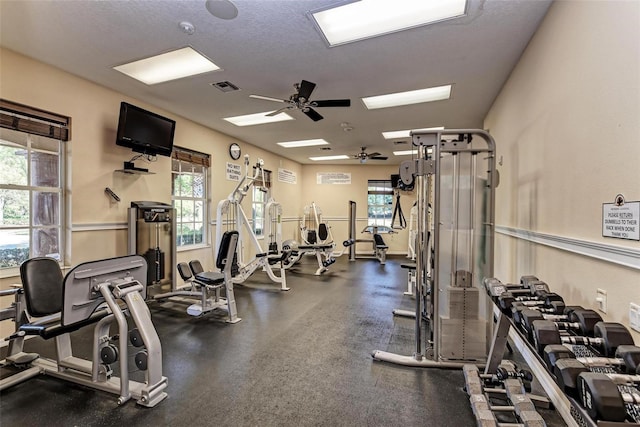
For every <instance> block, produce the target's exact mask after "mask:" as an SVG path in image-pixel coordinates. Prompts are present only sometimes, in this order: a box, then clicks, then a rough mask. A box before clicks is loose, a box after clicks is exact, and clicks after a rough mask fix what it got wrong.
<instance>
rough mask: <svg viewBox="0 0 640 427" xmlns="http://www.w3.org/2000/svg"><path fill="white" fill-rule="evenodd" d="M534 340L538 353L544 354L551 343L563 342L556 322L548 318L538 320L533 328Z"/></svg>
mask: <svg viewBox="0 0 640 427" xmlns="http://www.w3.org/2000/svg"><path fill="white" fill-rule="evenodd" d="M532 335H533V342H534V346H535V347H536V351H537V352H538V354H540V355H542V352H543V350H544V348H545V347H546V346H547V345H549V344H561V343H562V339H561V338H560V331H558V327H557V326H556V324H555V323H553V322H550V321H548V320H536V321H534V322H533V328H532Z"/></svg>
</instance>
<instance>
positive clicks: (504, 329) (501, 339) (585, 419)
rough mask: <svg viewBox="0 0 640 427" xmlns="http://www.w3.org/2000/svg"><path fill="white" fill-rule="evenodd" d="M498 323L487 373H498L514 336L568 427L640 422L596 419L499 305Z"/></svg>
mask: <svg viewBox="0 0 640 427" xmlns="http://www.w3.org/2000/svg"><path fill="white" fill-rule="evenodd" d="M494 314H495V316H496V325H495V328H494V335H493V339H492V342H491V349H490V350H489V356H488V358H487V365H486V367H485V371H484V372H485V373H495V372H496V370H497V368H498V365H499V364H500V361H501V360H502V357H503V355H504V353H505V350H506V346H507V340H508V338H511V341H512V342H513V345H514V346H515V347H516V348H517V349H518V351H519V352H520V354H521V355H522V358H523V359H524V361H525V362H526V363H527V364H528V365H529V368H530V369H531V371H532V372H533V373H534V375H535V377H536V379H537V380H538V382H539V383H540V385H541V386H542V388H543V389H544V391H545V393H546V394H547V396H548V398H549V400H550V401H551V403H553V405H554V406H555V408H556V410H557V411H558V413H559V414H560V416H561V417H562V419H563V420H564V422H565V423H567V426H568V427H631V426H637V425H638V424H633V423H620V422H610V421H598V422H596V421H594V420H593V419H592V418H591V417H590V416H589V414H588V413H587V411H586V410H585V409H584V408H583V407H582V406H581V405H580V404H579V403H578V402H577V401H576V400H575V399H573V398H572V397H569V396H567V395H565V394H564V393H563V392H562V390H560V388H559V387H558V385H557V384H556V382H555V381H554V379H553V377H552V376H551V374H550V373H549V372H548V371H547V369H546V365H545V363H544V361H543V360H542V358H541V357H540V356H539V355H538V353H537V352H536V350H535V349H534V348H533V347H532V346H531V345H530V344H529V342H528V341H527V339H526V337H525V336H524V335H523V334H522V333H521V332H520V330H519V329H518V328H516V327H515V325H514V324H513V322H512V320H511V319H510V318H509V317H508V316H506V315H505V314H504V313H502V311H500V309H499V308H498V307H497V306H494Z"/></svg>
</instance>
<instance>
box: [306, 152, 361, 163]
mask: <svg viewBox="0 0 640 427" xmlns="http://www.w3.org/2000/svg"><path fill="white" fill-rule="evenodd" d="M350 158H351V157H349V156H347V155H346V154H340V155H338V156H321V157H309V160H313V161H314V162H318V161H321V160H347V159H350Z"/></svg>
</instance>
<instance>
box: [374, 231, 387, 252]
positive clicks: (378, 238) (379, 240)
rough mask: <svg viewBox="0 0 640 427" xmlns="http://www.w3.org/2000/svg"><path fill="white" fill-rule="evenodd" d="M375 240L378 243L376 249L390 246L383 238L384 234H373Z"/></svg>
mask: <svg viewBox="0 0 640 427" xmlns="http://www.w3.org/2000/svg"><path fill="white" fill-rule="evenodd" d="M373 240H374V241H375V243H376V249H389V246H387V245H386V244H385V243H384V240H383V239H382V236H381V235H379V234H374V235H373Z"/></svg>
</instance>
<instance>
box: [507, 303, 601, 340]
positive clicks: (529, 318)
mask: <svg viewBox="0 0 640 427" xmlns="http://www.w3.org/2000/svg"><path fill="white" fill-rule="evenodd" d="M565 312H566V313H567V314H545V313H541V312H540V311H538V310H531V309H529V310H522V311H521V312H520V313H519V315H518V317H519V319H520V322H519V325H520V326H521V327H522V329H524V331H525V332H526V333H527V336H528V338H529V341H533V322H535V321H538V320H549V321H552V322H554V323H555V324H556V326H557V327H558V329H559V330H563V331H569V330H572V331H576V332H578V333H579V334H580V335H584V336H593V328H594V327H595V324H596V323H598V322H601V321H602V317H601V316H600V315H599V314H598V313H597V312H596V311H594V310H585V309H583V308H582V307H575V306H571V307H570V308H565ZM514 320H515V319H514Z"/></svg>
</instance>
